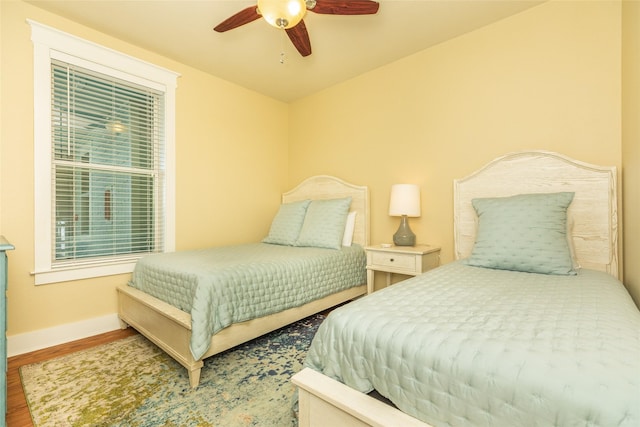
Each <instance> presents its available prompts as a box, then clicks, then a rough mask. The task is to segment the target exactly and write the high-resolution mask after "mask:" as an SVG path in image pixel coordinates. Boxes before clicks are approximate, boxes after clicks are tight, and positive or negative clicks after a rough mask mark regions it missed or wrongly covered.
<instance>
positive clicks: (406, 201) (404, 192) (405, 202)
mask: <svg viewBox="0 0 640 427" xmlns="http://www.w3.org/2000/svg"><path fill="white" fill-rule="evenodd" d="M389 215H391V216H402V215H406V216H409V217H419V216H420V187H419V186H417V185H415V184H394V185H392V186H391V200H390V201H389Z"/></svg>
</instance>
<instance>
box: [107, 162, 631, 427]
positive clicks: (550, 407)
mask: <svg viewBox="0 0 640 427" xmlns="http://www.w3.org/2000/svg"><path fill="white" fill-rule="evenodd" d="M616 174H617V172H616V169H615V168H605V167H598V166H594V165H589V164H585V163H582V162H578V161H575V160H572V159H569V158H567V157H564V156H561V155H557V154H554V153H548V152H522V153H514V154H510V155H507V156H504V157H501V158H499V159H496V160H495V161H493V162H491V163H490V164H488V165H487V166H486V167H484V168H482V169H481V170H480V171H478V172H476V173H474V174H472V175H470V176H469V177H467V178H464V179H461V180H457V181H455V182H454V215H455V217H454V228H455V232H454V238H455V251H456V252H455V255H456V261H454V262H452V263H449V264H446V265H443V266H441V267H439V268H437V269H434V270H431V271H429V272H427V273H425V274H423V275H420V276H417V277H414V278H411V279H409V280H406V281H403V282H401V283H398V284H396V285H393V286H391V287H387V288H385V289H383V290H380V291H378V292H376V293H374V294H371V295H368V296H366V297H363V298H359V297H360V296H362V295H364V294H365V293H366V285H365V284H364V282H365V278H366V273H365V271H366V270H365V268H364V264H363V262H364V261H363V260H364V247H365V246H366V245H367V244H368V243H369V234H368V226H369V225H368V224H369V196H368V190H367V188H366V187H359V186H353V185H351V184H347V183H345V182H343V181H341V180H338V179H336V178H333V177H328V176H320V177H313V178H310V179H308V180H307V181H305V182H303V183H302V184H300V186H298V187H296V188H295V189H294V190H292V191H291V192H289V193H285V194H284V195H283V198H282V201H283V206H285V205H286V206H289V205H291V204H294V205H295V204H296V203H300V202H301V201H305V200H336V199H344V198H349V200H350V205H349V208H348V210H349V211H350V212H351V214H350V215H348V216H349V217H350V218H351V219H353V216H354V215H355V218H356V219H355V223H352V224H353V226H354V231H353V244H352V245H348V244H346V243H348V242H346V243H345V242H342V245H341V246H340V247H338V248H335V247H334V248H332V249H327V248H324V247H323V248H317V247H315V246H314V245H313V244H310V245H309V246H311V247H309V246H305V247H296V246H295V244H293V245H292V244H291V241H289V242H287V241H286V239H285V241H284V242H282V241H278V239H276V243H277V244H275V245H274V244H270V243H260V244H255V245H242V246H245V247H244V248H243V249H242V250H246V249H247V248H248V249H249V253H251V258H252V259H253V260H254V261H253V262H251V263H249V267H247V266H244V267H242V268H243V270H239V263H238V261H237V257H231V255H228V254H227V252H224V254H222V253H221V252H220V251H222V249H220V248H214V249H210V250H206V251H198V252H199V255H198V256H199V257H200V258H197V259H196V260H195V261H194V260H193V259H192V258H189V259H187V258H181V257H183V255H180V254H178V255H174V256H177V257H178V260H177V261H173V260H170V259H169V258H168V256H167V255H157V256H151V257H148V258H149V260H147V261H144V262H141V263H140V268H139V269H138V268H137V269H136V270H137V271H136V272H135V273H134V275H133V279H132V283H131V285H133V286H120V287H119V288H118V295H119V314H120V318H121V320H122V321H123V322H124V323H125V324H128V325H131V326H133V327H135V328H136V329H138V330H139V331H140V332H141V333H142V334H144V335H145V336H147V337H148V338H149V339H150V340H151V341H153V342H154V343H156V344H157V345H158V346H159V347H161V348H162V349H164V350H165V351H166V352H167V353H168V354H169V355H171V356H172V357H174V358H175V359H176V360H177V361H178V362H180V363H181V364H182V365H183V366H185V367H186V368H187V370H188V371H189V377H190V382H191V385H192V386H193V387H196V386H197V384H198V378H199V372H200V369H201V367H202V365H203V363H202V359H204V358H206V357H209V356H211V355H214V354H217V353H219V352H221V351H223V350H226V349H228V348H231V347H233V346H235V345H238V344H240V343H242V342H244V341H247V340H249V339H252V338H254V337H257V336H259V335H262V334H264V333H266V332H269V331H271V330H274V329H277V328H279V327H281V326H284V325H286V324H288V323H291V322H294V321H296V320H298V319H301V318H303V317H306V316H308V315H310V314H313V313H316V312H318V311H322V310H324V309H327V308H330V307H334V306H336V305H338V304H340V303H342V302H346V301H350V300H353V301H351V302H349V303H348V304H346V305H344V306H342V307H340V308H337V309H335V310H333V311H332V312H331V314H330V315H329V317H328V318H327V319H326V320H325V322H323V324H322V325H321V326H320V328H319V330H318V333H317V334H316V337H315V338H314V340H313V343H312V345H311V348H310V350H309V354H308V356H307V360H306V362H305V365H306V367H305V368H304V369H303V370H302V371H301V372H299V373H298V374H296V375H295V376H294V377H293V379H292V381H293V382H294V383H295V384H296V385H297V386H298V391H299V396H298V402H299V425H300V427H308V426H318V427H319V426H328V425H332V426H333V425H335V426H389V427H391V426H407V427H411V426H421V427H425V426H448V425H455V426H495V425H505V426H514V425H563V426H564V425H593V426H609V425H611V426H627V425H629V426H631V425H639V424H640V358H639V357H638V355H639V354H640V332H639V331H640V312H639V311H638V309H637V308H636V306H635V305H634V303H633V302H632V300H631V298H630V296H629V294H628V293H627V292H626V290H625V288H624V286H623V285H622V283H620V282H619V281H618V280H617V277H618V270H619V266H618V242H617V236H618V229H617V226H618V224H617V199H616V188H617V184H616ZM282 209H283V207H281V210H282ZM354 212H355V213H354ZM308 213H309V211H307V214H308ZM279 216H280V213H279V214H278V215H277V216H276V219H277V218H278V217H279ZM322 216H323V215H320V217H322ZM287 218H289V220H290V219H291V217H287ZM276 219H274V225H275V222H276ZM305 220H306V219H305ZM287 224H288V223H287ZM347 224H349V222H347ZM274 225H272V231H273V230H274ZM342 227H343V228H345V227H344V225H342ZM303 228H304V225H303ZM349 228H350V227H349V225H347V226H346V229H347V232H346V233H345V237H347V235H350V232H349V231H348V229H349ZM532 230H533V232H532ZM276 234H277V233H276ZM270 235H271V233H270ZM323 235H324V233H319V234H318V235H316V236H314V238H313V239H311V240H312V243H313V242H315V243H314V244H319V243H318V241H322V236H323ZM347 240H348V239H347ZM307 243H309V242H307ZM262 246H267V247H269V250H271V249H273V250H275V252H276V253H277V255H276V256H275V258H277V259H280V260H283V261H284V264H286V265H287V267H286V268H285V269H284V270H278V269H277V268H279V267H277V268H276V270H272V267H273V265H274V264H277V263H275V261H274V260H273V258H272V256H273V255H265V254H264V253H263V252H262V249H264V248H258V247H262ZM320 246H322V244H320ZM299 252H304V253H306V254H309V255H306V254H305V255H303V256H302V260H299V259H298V258H297V257H298V256H299V255H296V253H299ZM311 253H312V255H311ZM189 255H190V256H191V255H193V254H189ZM221 256H222V259H223V260H224V262H222V264H221V266H219V267H215V268H212V267H210V266H208V265H209V264H208V259H209V258H212V257H215V258H219V257H221ZM326 256H329V257H330V258H331V257H336V256H337V257H340V258H341V259H343V260H344V259H355V260H356V261H355V262H346V261H338V264H342V266H341V267H327V265H326V264H323V263H324V262H325V261H320V265H319V267H318V270H311V268H312V267H311V264H309V262H310V261H309V257H312V258H314V259H318V257H319V259H322V258H323V257H326ZM225 257H231V258H229V259H227V258H225ZM245 257H246V255H241V256H240V258H245ZM171 258H173V257H171ZM358 260H360V261H358ZM314 262H315V261H314ZM243 264H244V263H243ZM246 268H249V270H251V269H253V270H255V271H254V272H253V273H246ZM287 269H289V270H293V271H294V272H295V273H294V274H293V277H294V280H293V282H292V283H293V287H292V288H285V287H283V286H284V285H282V284H281V283H280V281H279V278H280V276H285V275H287V274H288V273H286V271H287ZM213 270H215V273H216V274H217V276H216V277H217V278H215V279H212V278H211V276H210V275H209V273H210V272H211V271H213ZM328 270H330V271H331V274H328V275H327V274H323V273H322V272H323V271H324V272H326V271H328ZM239 271H240V273H239ZM312 271H315V272H312ZM350 271H351V272H350ZM353 271H356V272H355V273H353ZM169 272H171V273H172V274H168V273H169ZM358 272H359V273H358ZM175 274H177V276H176V275H175ZM305 274H306V275H305ZM359 274H361V276H359ZM321 276H326V277H323V278H322V277H321ZM220 277H222V278H224V281H223V280H221V279H219V278H220ZM246 277H251V279H250V281H252V283H254V282H255V288H254V287H253V286H254V285H250V284H247V283H244V282H243V281H244V280H246ZM265 277H266V278H267V280H262V279H261V278H265ZM345 277H350V278H349V279H348V280H343V279H344V278H345ZM276 279H278V280H276ZM316 280H317V281H316ZM155 281H165V282H168V283H169V284H168V285H167V284H166V283H165V285H161V287H162V286H164V287H165V288H166V289H165V291H164V292H165V293H166V295H165V294H163V293H162V292H159V291H157V290H154V289H152V286H151V285H153V282H155ZM209 282H211V283H212V284H210V283H209ZM217 282H222V283H228V284H229V285H222V287H217V286H216V285H215V284H216V283H217ZM263 282H264V283H263ZM307 282H308V283H310V284H311V289H315V290H316V291H317V292H315V293H314V292H311V296H310V297H309V298H308V299H305V300H300V299H298V294H307V293H308V292H304V291H303V292H301V291H300V289H301V287H303V286H305V284H306V283H307ZM326 282H329V283H334V282H335V283H338V282H340V283H341V285H340V286H338V288H331V287H327V288H325V287H324V286H325V285H326ZM342 282H344V283H342ZM202 283H206V284H207V287H212V288H213V289H217V291H214V296H209V297H203V298H201V297H198V298H196V299H193V298H192V297H193V296H195V295H196V294H198V293H199V292H200V291H199V288H200V286H201V284H202ZM180 286H186V288H187V289H188V290H189V292H187V295H186V297H185V296H184V295H182V296H181V295H176V293H179V292H178V291H177V289H178V288H179V287H180ZM270 286H275V288H272V287H270ZM236 288H237V289H239V291H235V290H234V289H236ZM319 289H323V290H319ZM318 290H319V291H318ZM216 292H217V293H216ZM228 294H240V296H242V297H243V298H240V299H241V300H244V298H249V299H251V298H253V299H254V300H256V301H258V302H266V301H270V300H271V299H272V298H270V297H273V296H275V297H277V298H276V300H277V301H275V304H273V303H274V301H270V302H269V303H268V304H262V305H261V306H260V307H259V308H258V309H257V310H256V309H251V310H247V309H245V307H244V306H243V305H242V304H241V305H240V306H235V305H233V304H231V303H223V305H222V306H220V305H218V306H216V308H211V307H212V306H210V305H209V301H208V299H218V297H219V296H221V295H222V296H224V297H225V301H227V297H229V299H230V300H233V299H234V298H235V297H237V296H238V295H228ZM169 302H171V303H169ZM229 304H230V305H229ZM258 305H260V304H258ZM203 313H204V314H205V315H204V317H202V314H203ZM203 319H204V320H203ZM370 392H374V393H376V394H378V395H381V396H382V397H383V398H384V399H379V398H374V397H371V396H370V395H369V394H368V393H370Z"/></svg>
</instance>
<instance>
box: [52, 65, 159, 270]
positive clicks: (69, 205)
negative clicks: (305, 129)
mask: <svg viewBox="0 0 640 427" xmlns="http://www.w3.org/2000/svg"><path fill="white" fill-rule="evenodd" d="M51 67H52V69H51V90H52V94H51V131H52V132H51V135H52V144H51V147H52V153H51V158H52V174H53V176H52V181H51V182H52V194H53V195H54V201H53V203H52V208H53V212H52V215H53V221H52V225H53V226H54V227H55V229H54V230H52V231H51V232H52V235H54V236H55V239H52V240H53V241H52V243H53V244H54V245H55V246H54V248H53V250H52V255H53V259H52V263H53V264H54V265H64V264H65V263H69V262H72V263H74V264H75V263H77V261H78V260H88V261H89V260H91V259H93V258H97V257H101V258H102V257H122V256H128V255H130V254H143V253H151V252H159V251H162V250H163V248H164V246H163V239H162V236H163V235H164V230H163V227H164V223H163V217H164V216H163V212H162V210H163V206H164V203H163V200H162V195H163V188H164V182H163V174H162V169H163V168H162V167H161V166H162V165H161V162H162V159H163V158H164V153H163V146H164V145H163V140H164V134H163V130H164V123H163V117H164V110H163V109H164V96H163V93H161V92H158V91H156V90H153V89H150V88H147V87H143V86H139V85H136V84H134V83H131V82H127V81H124V80H119V79H116V78H114V77H111V76H107V75H103V74H100V73H97V72H95V71H91V70H87V69H83V68H81V67H78V66H75V65H72V64H68V63H65V62H62V61H57V60H53V61H52V63H51Z"/></svg>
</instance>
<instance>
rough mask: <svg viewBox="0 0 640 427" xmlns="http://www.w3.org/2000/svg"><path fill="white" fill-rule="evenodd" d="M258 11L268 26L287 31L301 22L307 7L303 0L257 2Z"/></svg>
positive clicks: (262, 0)
mask: <svg viewBox="0 0 640 427" xmlns="http://www.w3.org/2000/svg"><path fill="white" fill-rule="evenodd" d="M258 10H259V11H260V13H261V14H262V17H263V18H264V19H265V20H266V21H267V22H268V23H269V24H270V25H273V26H274V27H276V28H282V29H287V28H291V27H295V26H296V25H298V23H299V22H300V21H302V18H304V15H305V13H306V12H307V6H306V4H305V2H304V0H258Z"/></svg>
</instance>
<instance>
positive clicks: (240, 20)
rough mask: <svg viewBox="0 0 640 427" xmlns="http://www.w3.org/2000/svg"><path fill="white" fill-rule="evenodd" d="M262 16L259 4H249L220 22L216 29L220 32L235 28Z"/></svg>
mask: <svg viewBox="0 0 640 427" xmlns="http://www.w3.org/2000/svg"><path fill="white" fill-rule="evenodd" d="M260 16H261V15H260V14H259V13H258V7H257V6H249V7H247V8H246V9H242V10H241V11H240V12H238V13H236V14H235V15H233V16H231V17H229V18H227V19H225V20H224V21H222V22H221V23H219V24H218V25H217V26H216V27H215V28H214V30H215V31H217V32H219V33H224V32H225V31H229V30H233V29H234V28H237V27H239V26H241V25H244V24H248V23H249V22H253V21H255V20H256V19H258V18H260Z"/></svg>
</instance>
